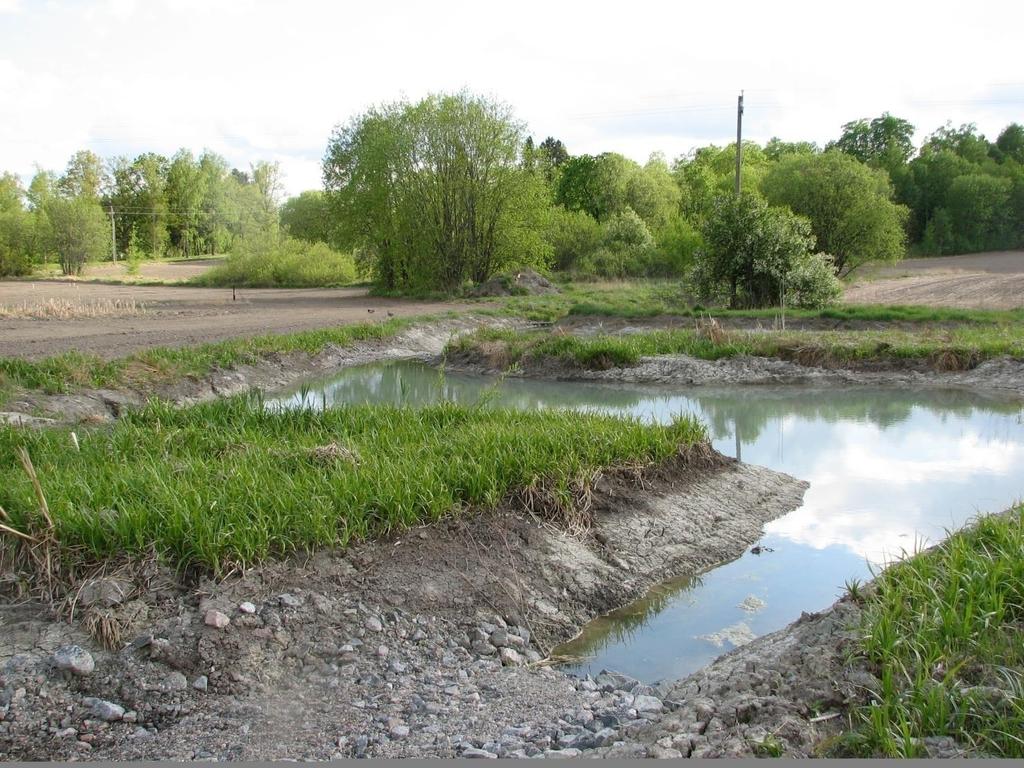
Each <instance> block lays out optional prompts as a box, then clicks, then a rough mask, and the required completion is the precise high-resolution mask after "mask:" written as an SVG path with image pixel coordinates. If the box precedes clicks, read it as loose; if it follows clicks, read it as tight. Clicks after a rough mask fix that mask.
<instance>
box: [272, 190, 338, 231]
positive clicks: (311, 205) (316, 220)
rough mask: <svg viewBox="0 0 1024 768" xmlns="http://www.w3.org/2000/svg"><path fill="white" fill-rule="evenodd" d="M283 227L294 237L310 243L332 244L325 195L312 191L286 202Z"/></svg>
mask: <svg viewBox="0 0 1024 768" xmlns="http://www.w3.org/2000/svg"><path fill="white" fill-rule="evenodd" d="M281 226H282V227H283V228H284V229H285V230H286V231H287V232H288V234H289V235H291V236H292V237H296V238H298V239H299V240H305V241H306V242H308V243H317V242H319V243H329V242H331V217H330V211H329V209H328V207H327V198H326V196H325V195H324V193H323V192H321V191H320V190H318V189H311V190H308V191H306V192H302V193H300V194H299V195H297V196H295V197H290V198H288V199H287V200H285V202H284V205H282V206H281Z"/></svg>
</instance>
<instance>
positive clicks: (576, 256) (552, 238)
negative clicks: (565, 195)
mask: <svg viewBox="0 0 1024 768" xmlns="http://www.w3.org/2000/svg"><path fill="white" fill-rule="evenodd" d="M546 239H547V241H548V243H550V244H551V248H552V250H553V251H554V267H555V269H560V270H574V269H576V268H577V267H578V265H579V264H580V263H581V262H583V261H584V260H585V259H586V258H587V257H589V256H590V255H592V254H593V253H594V251H596V250H597V249H598V248H599V247H600V245H601V225H600V224H598V223H597V219H595V218H594V217H593V216H591V215H590V214H589V213H586V212H584V211H567V210H566V209H565V208H562V207H561V206H556V207H554V208H553V209H552V211H551V218H550V221H549V222H548V227H547V233H546Z"/></svg>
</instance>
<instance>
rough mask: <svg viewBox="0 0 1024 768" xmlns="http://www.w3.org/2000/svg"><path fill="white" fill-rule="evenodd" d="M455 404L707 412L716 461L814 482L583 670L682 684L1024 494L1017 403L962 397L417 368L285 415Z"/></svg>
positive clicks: (666, 414)
mask: <svg viewBox="0 0 1024 768" xmlns="http://www.w3.org/2000/svg"><path fill="white" fill-rule="evenodd" d="M442 400H450V401H454V402H459V403H464V404H472V403H480V402H481V401H483V402H485V403H486V404H487V405H489V406H494V407H512V408H577V409H582V410H594V411H601V412H605V413H613V414H619V415H626V416H633V417H636V418H640V419H644V420H648V421H654V422H666V421H668V420H671V419H672V418H674V417H675V416H677V415H678V414H683V413H693V414H695V415H696V416H698V417H699V418H700V419H701V420H703V421H704V422H705V423H706V424H707V425H708V429H709V432H710V434H711V437H712V441H713V443H714V446H715V448H717V449H718V450H719V451H721V452H722V453H724V454H727V455H730V456H739V457H740V458H742V460H743V461H746V462H749V463H752V464H759V465H762V466H766V467H770V468H772V469H776V470H778V471H781V472H786V473H787V474H790V475H793V476H794V477H798V478H800V479H803V480H807V481H808V482H809V483H810V488H809V489H808V491H807V493H806V495H805V496H804V504H803V506H802V507H800V508H799V509H797V510H795V511H793V512H791V513H789V514H787V515H785V516H783V517H781V518H779V519H778V520H775V521H773V522H771V523H769V524H768V525H767V526H766V527H765V534H764V537H763V538H762V540H761V541H760V542H759V544H760V546H761V547H762V548H763V549H762V551H761V553H760V554H753V553H751V552H747V553H746V554H744V555H743V556H742V557H740V558H738V559H737V560H734V561H732V562H730V563H727V564H725V565H722V566H719V567H717V568H714V569H712V570H711V571H708V572H706V573H703V574H699V575H696V576H690V577H685V578H682V579H677V580H675V581H672V582H667V583H665V584H662V585H659V586H658V587H657V588H656V589H654V590H652V592H651V593H650V594H649V595H647V596H646V597H645V598H644V599H642V600H640V601H637V602H636V603H634V604H632V605H630V606H626V607H625V608H623V609H621V610H619V611H616V612H615V613H614V614H612V615H609V616H608V617H602V618H600V619H598V620H596V621H594V622H592V623H591V624H590V625H588V627H587V628H586V630H585V631H584V633H583V635H582V636H581V637H580V638H578V639H577V640H576V641H574V642H572V643H569V644H566V645H565V646H563V647H562V648H561V649H559V650H560V651H562V652H565V653H570V654H572V655H574V656H578V657H580V660H579V661H578V662H577V663H575V664H570V665H568V667H567V668H568V669H569V670H570V671H576V672H587V671H592V672H597V671H600V670H601V669H602V668H608V669H616V670H618V671H621V672H624V673H625V674H628V675H631V676H633V677H636V678H639V679H641V680H644V681H648V682H654V681H657V680H660V679H664V678H675V677H680V676H683V675H686V674H689V673H690V672H693V671H695V670H697V669H699V668H701V667H702V666H704V665H706V664H707V663H708V662H710V661H712V660H713V659H714V658H715V657H716V656H718V655H720V654H721V653H723V652H725V651H727V650H729V649H731V648H733V647H735V645H736V644H737V643H740V642H743V641H745V640H747V639H749V638H751V637H753V636H757V635H761V634H765V633H767V632H772V631H774V630H776V629H779V628H781V627H783V626H785V625H786V624H787V623H789V622H791V621H793V620H794V619H796V618H797V617H799V615H800V613H801V612H802V611H814V610H820V609H822V608H825V607H827V606H828V605H830V604H831V603H832V602H833V601H834V600H835V599H836V597H837V596H839V595H840V594H841V592H842V591H843V587H844V584H845V583H846V582H847V581H848V580H851V579H862V580H863V579H866V578H870V575H871V569H872V568H874V567H877V566H878V565H880V564H882V563H884V562H886V561H887V560H888V559H891V558H892V557H895V556H898V555H900V554H901V553H902V552H904V551H912V550H913V549H914V548H915V547H919V546H924V545H927V544H930V543H934V542H936V541H939V540H941V539H942V538H943V537H944V536H945V534H946V532H947V531H948V530H951V529H955V528H958V527H961V526H962V525H963V524H964V523H966V522H967V521H968V520H969V519H970V518H971V517H973V516H975V515H977V514H978V513H981V512H996V511H1000V510H1003V509H1005V508H1007V507H1009V506H1010V505H1011V504H1013V503H1014V502H1015V501H1018V500H1020V499H1021V498H1022V497H1024V417H1022V409H1021V403H1020V402H1019V401H1016V400H1014V399H1011V398H1000V397H991V396H982V395H978V394H973V393H971V392H967V391H962V390H950V391H945V390H924V391H917V392H913V391H907V390H901V389H879V388H859V387H858V388H846V389H839V388H828V389H809V388H806V387H796V386H791V387H733V388H728V389H709V388H687V387H682V386H679V387H665V386H657V387H643V386H637V385H629V386H623V385H611V384H598V383H589V382H588V383H578V382H554V381H536V380H529V379H506V380H504V381H500V382H499V381H497V380H495V379H490V378H486V377H479V376H468V375H457V374H448V375H445V376H440V375H439V374H438V372H437V371H436V370H435V369H432V368H429V367H427V366H424V365H422V364H417V363H385V364H374V365H369V366H361V367H357V368H349V369H346V370H345V371H343V372H341V373H340V374H338V375H336V376H334V377H332V378H331V379H329V380H324V381H320V382H314V383H311V384H307V385H304V386H303V387H301V388H296V389H294V390H291V391H288V392H285V393H283V394H282V395H280V396H279V397H277V398H275V399H273V400H271V401H270V405H271V407H286V408H288V407H299V406H301V405H303V404H305V405H306V406H311V407H332V406H338V405H343V404H346V403H366V402H388V403H394V404H411V405H421V404H427V403H436V402H439V401H442Z"/></svg>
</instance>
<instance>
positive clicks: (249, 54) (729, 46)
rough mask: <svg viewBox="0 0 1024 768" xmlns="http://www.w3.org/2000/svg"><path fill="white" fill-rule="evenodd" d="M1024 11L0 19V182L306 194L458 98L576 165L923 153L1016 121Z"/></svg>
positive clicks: (294, 4) (256, 6) (174, 0)
mask: <svg viewBox="0 0 1024 768" xmlns="http://www.w3.org/2000/svg"><path fill="white" fill-rule="evenodd" d="M1021 29H1024V2H1019V0H1017V2H994V1H991V0H988V1H986V0H978V1H976V2H973V3H969V4H968V3H964V2H962V0H959V2H936V1H935V0H931V1H930V2H898V1H897V0H886V1H885V2H875V0H861V2H858V3H842V4H840V3H830V2H821V0H818V1H817V2H786V1H785V0H776V2H764V0H761V1H760V2H744V1H743V0H735V1H734V2H728V3H726V2H702V3H693V2H684V1H683V0H675V1H674V2H651V1H647V0H632V1H631V2H622V1H621V0H619V1H618V2H601V1H600V0H589V2H580V3H576V2H556V1H555V0H546V2H534V1H533V0H516V2H503V3H498V2H493V0H492V2H485V1H484V0H476V2H462V1H461V0H430V1H429V2H404V1H402V2H399V1H391V0H376V2H372V3H343V2H327V1H324V2H319V1H314V0H291V1H290V2H277V1H266V2H265V1H263V0H79V1H68V2H58V1H56V0H0V172H2V171H5V170H6V171H13V172H15V173H17V174H19V175H21V176H22V178H23V179H24V180H25V181H26V182H27V181H28V179H29V178H30V177H31V175H32V173H33V172H34V168H35V167H36V166H37V165H38V166H41V167H43V168H47V169H51V170H55V171H60V170H62V169H63V168H64V166H65V165H66V164H67V160H68V158H69V157H70V156H71V154H72V153H73V152H75V151H76V150H78V149H83V148H85V149H91V150H93V151H95V152H96V153H97V154H99V155H101V156H103V157H111V156H114V155H129V156H134V155H137V154H139V153H141V152H144V151H156V152H160V153H163V154H167V155H170V154H173V153H174V152H175V151H176V150H177V149H178V148H179V147H187V148H189V149H192V150H193V151H195V152H197V153H198V152H200V151H202V150H203V149H210V150H213V151H215V152H217V153H219V154H221V155H223V156H224V157H226V158H227V160H228V161H229V162H230V163H231V164H232V165H233V166H235V167H238V168H242V169H247V168H248V167H249V165H250V163H253V162H255V161H256V160H261V159H262V160H271V161H278V162H279V163H280V164H281V168H282V170H283V172H284V183H285V187H286V189H287V191H288V192H289V193H290V194H295V193H298V192H300V191H302V190H304V189H312V188H317V187H319V186H320V160H321V158H322V156H323V153H324V149H325V147H326V144H327V140H328V138H329V136H330V133H331V130H332V129H333V127H334V126H335V125H337V124H339V123H342V122H346V121H348V120H349V119H350V118H351V117H353V116H355V115H358V114H359V113H360V112H362V111H363V110H365V109H366V108H367V107H369V106H370V105H373V104H377V103H382V102H389V101H394V100H396V99H401V98H407V99H411V100H415V99H418V98H420V97H422V96H424V95H426V94H428V93H431V92H440V91H455V90H460V89H463V88H466V89H469V90H470V91H473V92H475V93H479V94H483V95H486V96H489V97H492V98H496V99H499V100H501V101H505V102H507V103H509V104H510V105H511V106H512V107H513V109H514V111H515V114H516V115H517V117H518V118H519V119H520V120H522V121H524V122H525V123H526V125H527V126H528V129H529V131H530V133H531V134H532V135H533V136H535V137H536V138H537V139H538V140H541V139H543V138H544V137H546V136H549V135H550V136H555V137H557V138H560V139H561V140H562V141H564V142H565V144H566V146H567V147H568V149H569V151H570V152H571V153H573V154H581V153H598V152H603V151H616V152H621V153H623V154H625V155H627V156H629V157H632V158H634V159H636V160H638V161H641V162H642V161H644V160H646V159H647V157H648V156H649V155H650V153H651V152H654V151H660V152H663V153H664V154H665V155H666V157H668V158H669V159H670V160H671V159H673V158H675V157H677V156H679V155H681V154H684V153H686V152H688V151H689V150H690V149H692V148H694V147H696V146H702V145H705V144H709V143H717V144H720V145H721V144H727V143H729V142H730V141H733V140H734V139H735V132H736V115H735V111H736V97H737V95H738V94H739V92H740V91H741V90H743V91H745V105H746V110H745V114H744V138H746V139H752V140H755V141H759V142H764V141H767V140H768V139H769V138H771V137H773V136H779V137H781V138H783V139H785V140H789V141H798V140H809V141H816V142H818V143H819V144H824V143H825V142H827V141H829V140H830V139H834V138H836V137H837V136H838V135H839V134H840V132H841V126H842V124H843V123H845V122H847V121H850V120H853V119H857V118H861V117H868V118H870V117H875V116H877V115H880V114H881V113H882V112H884V111H889V112H892V113H893V114H895V115H898V116H900V117H903V118H906V119H908V120H910V121H911V122H912V123H913V124H914V125H915V126H917V128H918V134H917V137H916V138H917V141H918V142H920V140H921V139H923V138H924V137H925V136H926V135H927V134H929V133H931V132H932V131H933V130H935V129H936V128H938V127H939V126H941V125H943V124H944V123H945V122H946V121H947V120H951V121H952V122H953V123H954V124H955V125H959V124H961V123H965V122H973V123H976V124H977V126H978V128H979V130H981V131H982V132H983V133H985V134H986V135H987V136H988V137H989V138H990V139H995V137H996V136H997V135H998V133H999V131H1000V130H1002V128H1003V127H1005V126H1006V125H1007V124H1008V123H1010V122H1024V66H1022V65H1021V59H1020V31H1021Z"/></svg>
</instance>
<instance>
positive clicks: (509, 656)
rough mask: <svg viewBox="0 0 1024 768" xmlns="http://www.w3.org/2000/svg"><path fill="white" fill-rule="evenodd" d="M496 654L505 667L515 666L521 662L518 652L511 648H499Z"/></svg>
mask: <svg viewBox="0 0 1024 768" xmlns="http://www.w3.org/2000/svg"><path fill="white" fill-rule="evenodd" d="M498 655H499V656H500V657H501V663H502V664H503V665H504V666H506V667H515V666H518V665H520V664H522V663H523V660H522V658H521V657H520V656H519V654H518V653H516V652H515V651H513V650H512V649H511V648H499V649H498Z"/></svg>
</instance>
